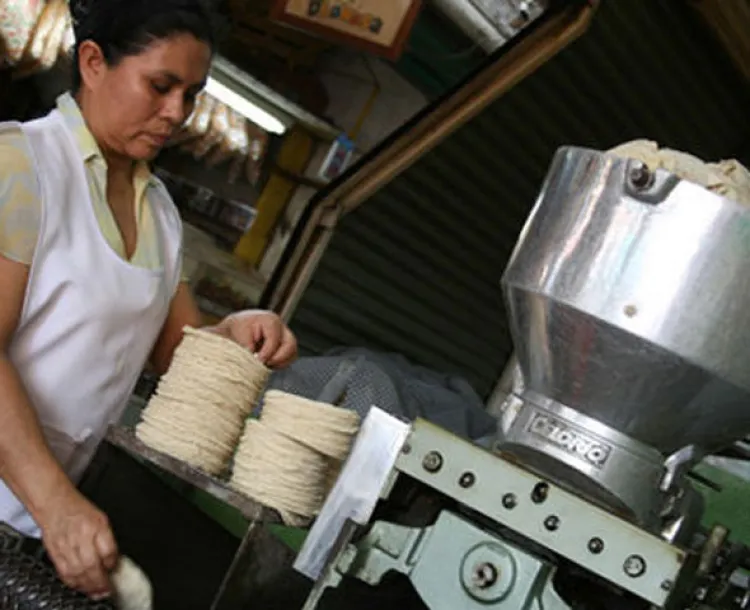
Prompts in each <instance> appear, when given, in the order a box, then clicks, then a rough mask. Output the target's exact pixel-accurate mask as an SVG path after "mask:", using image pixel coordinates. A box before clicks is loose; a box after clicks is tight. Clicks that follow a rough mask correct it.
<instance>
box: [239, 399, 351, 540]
mask: <svg viewBox="0 0 750 610" xmlns="http://www.w3.org/2000/svg"><path fill="white" fill-rule="evenodd" d="M358 430H359V416H358V415H357V414H356V413H355V412H353V411H350V410H347V409H342V408H339V407H334V406H332V405H329V404H326V403H322V402H316V401H314V400H308V399H306V398H302V397H300V396H295V395H293V394H288V393H286V392H281V391H278V390H269V391H268V392H266V394H265V397H264V400H263V411H262V415H261V417H260V420H250V421H248V424H247V427H246V429H245V432H244V434H243V435H242V439H241V440H240V444H239V447H238V449H237V453H236V454H235V457H234V467H233V471H232V479H231V485H232V486H233V487H235V488H236V489H237V490H238V491H241V492H242V493H245V494H246V495H248V496H250V497H251V498H254V499H255V500H257V501H259V502H261V503H263V504H265V505H266V506H270V507H271V508H275V509H276V510H278V511H279V513H280V514H281V517H282V519H283V520H284V522H286V523H287V524H289V525H303V524H305V523H307V522H308V521H309V520H310V519H311V518H312V517H314V516H315V515H316V514H317V513H318V511H319V510H320V508H321V506H322V505H323V501H324V500H325V497H326V496H327V494H328V491H329V490H330V486H331V483H332V480H335V477H336V475H337V474H338V472H339V470H340V468H341V465H342V463H343V461H344V460H346V458H347V456H348V455H349V451H350V450H351V446H352V442H353V440H354V437H355V435H356V434H357V431H358Z"/></svg>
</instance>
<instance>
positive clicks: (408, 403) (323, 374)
mask: <svg viewBox="0 0 750 610" xmlns="http://www.w3.org/2000/svg"><path fill="white" fill-rule="evenodd" d="M346 361H349V362H352V363H355V362H358V361H359V365H358V366H357V368H356V370H355V371H354V373H353V374H352V376H351V378H350V379H349V381H348V383H347V385H346V392H345V394H344V399H343V401H341V403H340V405H341V406H342V407H345V408H347V409H352V410H354V411H356V412H357V413H358V414H359V415H360V416H361V417H364V416H365V415H366V414H367V412H368V411H369V410H370V407H371V406H373V405H374V406H377V407H379V408H381V409H383V410H384V411H387V412H388V413H391V414H392V415H394V416H397V417H401V418H403V419H406V420H408V421H413V420H414V419H416V418H418V417H421V418H423V419H426V420H428V421H430V422H432V423H434V424H436V425H438V426H441V427H443V428H445V429H447V430H448V431H450V432H452V433H453V434H456V435H458V436H461V437H464V438H467V439H471V440H474V441H479V439H483V438H485V437H487V438H490V437H493V436H494V434H495V432H496V428H497V422H496V420H495V418H493V417H492V416H491V415H490V414H488V413H487V412H486V411H485V409H484V404H483V403H482V400H481V399H480V398H479V395H478V394H477V393H476V392H475V391H474V389H473V388H472V387H471V386H470V385H469V383H468V382H467V381H465V380H464V379H462V378H459V377H454V376H450V375H445V374H441V373H437V372H435V371H432V370H430V369H427V368H424V367H421V366H417V365H414V364H412V363H410V362H409V361H408V360H407V359H406V358H404V357H403V356H400V355H398V354H386V353H378V352H372V351H369V350H366V349H362V348H351V349H346V348H343V349H337V350H333V351H330V352H328V353H327V354H325V355H323V356H318V357H312V358H300V359H299V360H297V361H296V362H295V363H294V364H292V365H291V366H290V367H288V368H286V369H284V370H281V371H277V372H275V373H274V374H273V375H272V376H271V379H270V382H269V386H268V389H276V390H282V391H284V392H290V393H293V394H297V395H299V396H304V397H306V398H310V399H317V398H318V397H319V396H320V393H321V392H322V391H323V388H324V387H325V385H326V384H327V383H328V381H329V380H330V379H331V378H333V377H334V375H336V373H337V371H339V369H340V367H341V365H342V363H344V362H346Z"/></svg>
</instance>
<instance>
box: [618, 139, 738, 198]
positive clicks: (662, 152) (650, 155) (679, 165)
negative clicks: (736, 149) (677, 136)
mask: <svg viewBox="0 0 750 610" xmlns="http://www.w3.org/2000/svg"><path fill="white" fill-rule="evenodd" d="M609 152H610V154H613V155H617V156H618V157H627V158H630V159H636V160H638V161H641V162H643V163H645V164H646V165H647V166H648V167H649V168H650V169H652V170H654V169H665V170H667V171H669V172H671V173H673V174H676V175H677V176H679V177H680V178H682V179H684V180H687V181H689V182H693V183H695V184H698V185H700V186H702V187H704V188H706V189H708V190H709V191H712V192H714V193H717V194H719V195H721V196H722V197H726V198H728V199H731V200H733V201H735V202H736V203H740V204H742V205H747V206H750V171H748V169H747V168H746V167H744V166H743V165H742V164H741V163H740V162H739V161H737V160H735V159H729V160H726V161H719V162H718V163H705V162H704V161H702V160H701V159H699V158H698V157H695V156H693V155H690V154H688V153H684V152H680V151H678V150H671V149H669V148H661V149H660V148H659V145H658V144H657V143H656V142H652V141H650V140H633V141H632V142H626V143H625V144H621V145H620V146H617V147H615V148H613V149H612V150H610V151H609Z"/></svg>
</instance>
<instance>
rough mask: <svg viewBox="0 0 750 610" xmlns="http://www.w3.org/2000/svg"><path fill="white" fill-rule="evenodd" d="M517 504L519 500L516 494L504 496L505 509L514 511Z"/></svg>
mask: <svg viewBox="0 0 750 610" xmlns="http://www.w3.org/2000/svg"><path fill="white" fill-rule="evenodd" d="M517 504H518V498H516V494H505V495H504V496H503V508H507V509H508V510H513V509H514V508H515V507H516V505H517Z"/></svg>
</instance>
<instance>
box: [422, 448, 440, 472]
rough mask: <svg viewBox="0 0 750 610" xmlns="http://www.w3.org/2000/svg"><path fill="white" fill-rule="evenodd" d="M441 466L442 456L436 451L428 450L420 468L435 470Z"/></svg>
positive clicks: (428, 470)
mask: <svg viewBox="0 0 750 610" xmlns="http://www.w3.org/2000/svg"><path fill="white" fill-rule="evenodd" d="M442 467H443V456H442V455H440V454H439V453H438V452H437V451H430V452H429V453H428V454H427V455H426V456H424V460H422V468H424V469H425V470H426V471H427V472H433V473H434V472H437V471H438V470H440V469H441V468H442Z"/></svg>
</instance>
